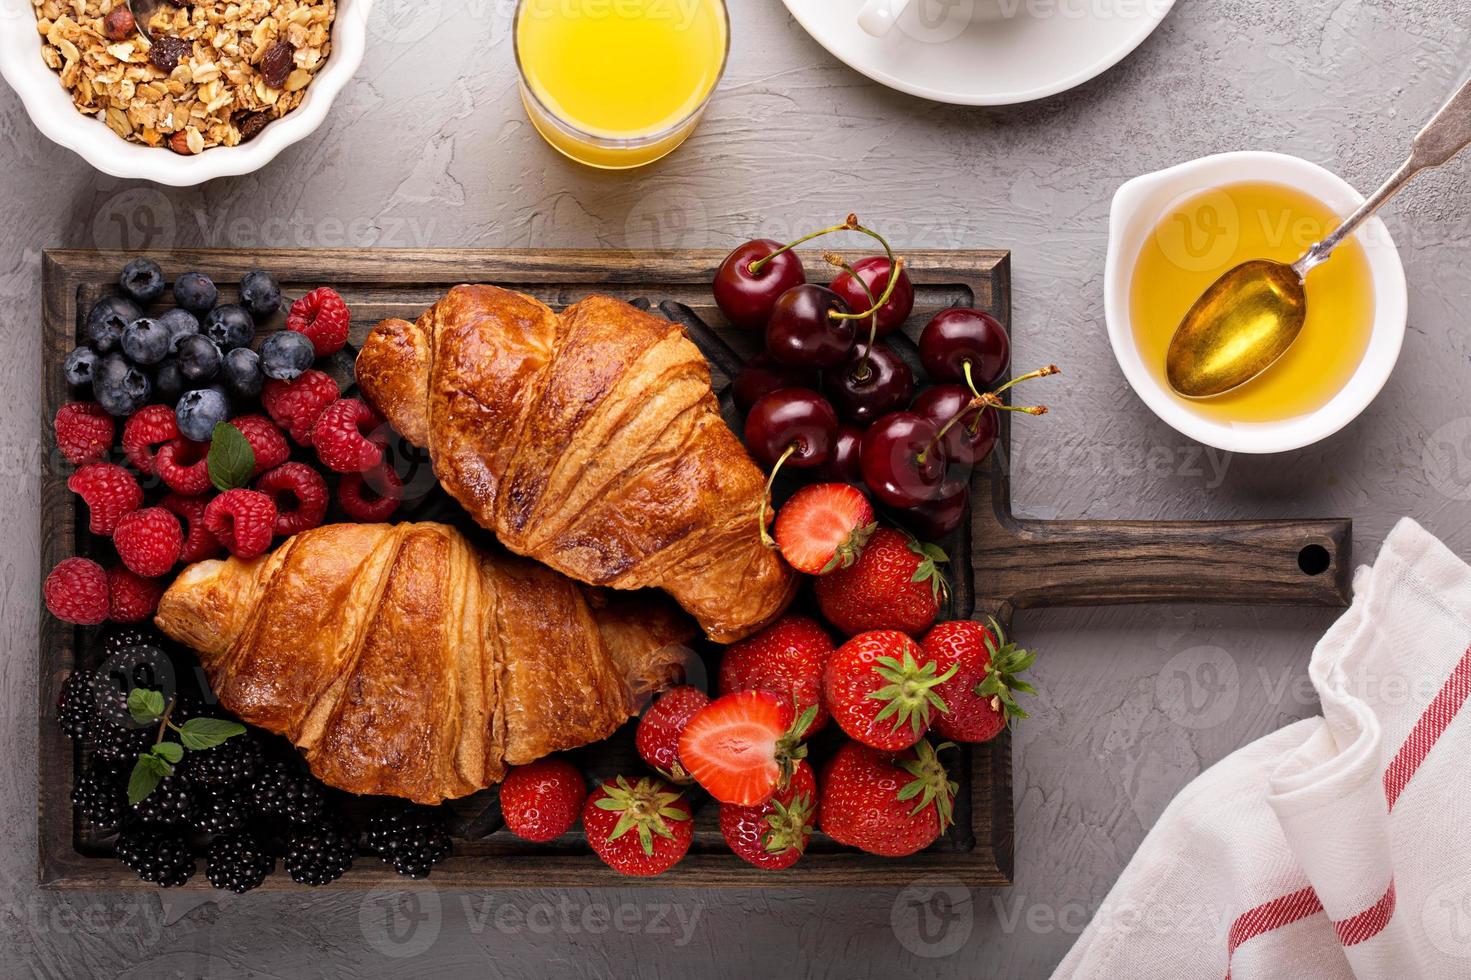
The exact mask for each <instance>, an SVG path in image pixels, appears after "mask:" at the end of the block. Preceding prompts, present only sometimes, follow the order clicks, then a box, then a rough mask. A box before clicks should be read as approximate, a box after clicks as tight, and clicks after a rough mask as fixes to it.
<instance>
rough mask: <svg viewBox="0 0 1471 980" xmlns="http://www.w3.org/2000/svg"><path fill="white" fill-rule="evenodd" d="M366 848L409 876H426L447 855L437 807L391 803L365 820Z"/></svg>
mask: <svg viewBox="0 0 1471 980" xmlns="http://www.w3.org/2000/svg"><path fill="white" fill-rule="evenodd" d="M366 844H367V848H368V850H370V851H372V852H373V853H375V854H377V855H378V856H379V857H381V858H382V859H383V860H384V861H385V862H386V863H388V864H391V865H393V870H394V871H397V872H398V873H399V874H401V875H404V876H406V877H409V878H427V877H429V871H430V869H431V868H433V867H434V866H435V865H436V864H438V863H439V862H440V861H443V860H444V859H445V858H447V857H449V854H450V848H451V844H450V839H449V831H448V830H447V829H446V828H445V824H444V817H443V816H442V814H441V813H440V811H438V810H435V809H432V808H430V807H424V806H411V805H407V804H391V805H389V806H386V807H384V808H383V809H382V810H379V811H378V812H377V813H375V814H374V815H373V816H372V818H370V819H369V820H368V831H367V840H366Z"/></svg>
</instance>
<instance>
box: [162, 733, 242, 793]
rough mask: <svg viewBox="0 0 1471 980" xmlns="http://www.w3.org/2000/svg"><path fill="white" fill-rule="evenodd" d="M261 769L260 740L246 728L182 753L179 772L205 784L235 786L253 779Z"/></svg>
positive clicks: (193, 780)
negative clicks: (194, 750) (223, 739)
mask: <svg viewBox="0 0 1471 980" xmlns="http://www.w3.org/2000/svg"><path fill="white" fill-rule="evenodd" d="M260 769H261V746H260V740H259V739H257V738H256V737H255V736H254V735H253V734H251V733H250V732H246V733H245V734H244V735H236V736H234V737H233V738H227V739H225V741H223V742H221V743H220V744H219V745H216V746H215V747H214V748H212V749H200V750H199V751H197V752H190V753H189V754H188V755H187V756H185V757H184V762H183V764H182V766H181V768H180V772H182V773H183V774H184V775H186V776H188V777H189V779H190V780H191V781H192V782H195V783H202V784H204V785H206V786H236V785H239V784H242V783H246V782H249V781H250V780H252V779H254V778H255V777H256V775H257V774H258V773H259V772H260Z"/></svg>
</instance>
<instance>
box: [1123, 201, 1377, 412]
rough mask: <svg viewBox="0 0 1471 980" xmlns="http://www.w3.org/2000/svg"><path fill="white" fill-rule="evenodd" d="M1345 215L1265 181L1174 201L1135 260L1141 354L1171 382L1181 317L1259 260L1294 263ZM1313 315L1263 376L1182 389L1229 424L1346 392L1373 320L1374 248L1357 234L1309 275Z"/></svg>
mask: <svg viewBox="0 0 1471 980" xmlns="http://www.w3.org/2000/svg"><path fill="white" fill-rule="evenodd" d="M1339 222H1340V217H1339V216H1338V215H1336V214H1334V213H1333V211H1332V210H1331V209H1330V208H1329V207H1328V206H1327V205H1326V204H1324V203H1323V202H1321V201H1319V200H1317V199H1315V198H1313V197H1310V196H1309V195H1307V194H1304V193H1303V192H1301V191H1298V190H1295V189H1293V188H1290V187H1286V186H1284V185H1281V184H1273V183H1266V182H1254V183H1240V184H1229V185H1227V186H1224V187H1218V188H1214V189H1212V190H1208V191H1202V192H1200V193H1198V194H1194V195H1192V196H1190V197H1187V198H1184V199H1183V200H1181V201H1178V202H1176V203H1175V204H1174V205H1172V206H1171V207H1170V208H1169V209H1168V210H1167V211H1166V213H1165V217H1164V219H1163V220H1162V221H1161V222H1160V224H1159V226H1158V227H1157V228H1156V229H1155V231H1154V234H1152V235H1150V236H1149V238H1148V240H1147V241H1146V242H1145V244H1144V248H1143V249H1142V250H1141V251H1140V253H1139V259H1138V262H1137V263H1136V264H1135V266H1134V279H1133V283H1132V286H1131V287H1130V297H1129V299H1130V313H1131V316H1132V319H1133V321H1134V335H1135V337H1136V338H1137V340H1138V343H1139V353H1140V354H1141V355H1142V356H1143V358H1144V363H1145V364H1146V365H1147V366H1148V368H1149V370H1150V371H1151V372H1153V373H1154V374H1155V376H1156V377H1158V378H1159V379H1160V380H1161V382H1162V383H1163V386H1164V388H1165V389H1166V390H1169V381H1168V379H1167V377H1166V375H1165V352H1166V351H1167V350H1168V349H1169V346H1170V338H1171V337H1173V336H1174V334H1175V328H1177V327H1178V326H1179V325H1180V320H1181V318H1183V317H1184V316H1185V314H1186V313H1187V312H1188V311H1189V310H1190V307H1191V306H1192V305H1193V304H1194V303H1195V301H1196V300H1197V299H1199V298H1200V296H1201V294H1202V293H1204V292H1205V291H1206V290H1207V289H1209V288H1210V286H1211V284H1212V283H1214V282H1215V281H1216V280H1217V279H1218V278H1219V277H1220V276H1221V275H1222V274H1223V273H1225V272H1226V271H1227V270H1229V269H1232V268H1235V267H1236V266H1237V265H1240V264H1241V263H1242V262H1248V261H1250V260H1252V259H1276V260H1277V261H1279V262H1285V263H1289V264H1290V263H1292V262H1296V261H1297V259H1298V258H1299V257H1300V256H1301V255H1302V253H1303V252H1305V251H1307V249H1308V247H1309V246H1310V245H1312V244H1313V243H1315V242H1318V241H1320V240H1322V239H1323V238H1325V237H1326V236H1327V235H1328V234H1329V233H1330V232H1332V231H1333V229H1335V228H1337V227H1338V225H1339ZM1306 290H1307V297H1308V316H1307V323H1306V324H1304V326H1303V328H1302V333H1300V334H1299V335H1298V337H1297V340H1296V341H1295V342H1294V343H1293V345H1292V346H1291V347H1289V348H1288V349H1287V353H1286V354H1283V355H1282V357H1281V358H1280V359H1279V360H1278V361H1277V362H1276V363H1275V364H1273V365H1272V366H1271V367H1270V368H1268V369H1267V370H1266V371H1264V372H1263V373H1262V374H1261V375H1259V376H1258V377H1256V378H1253V379H1252V380H1251V381H1249V382H1247V383H1246V384H1244V385H1242V386H1241V387H1240V388H1236V389H1233V390H1232V391H1228V392H1226V393H1225V394H1223V395H1217V396H1215V397H1213V398H1202V399H1187V398H1184V397H1181V396H1179V395H1175V396H1174V397H1176V398H1177V399H1178V400H1179V401H1180V402H1181V404H1183V405H1186V406H1187V407H1189V409H1190V410H1191V411H1192V412H1195V413H1196V414H1198V415H1202V416H1205V417H1207V418H1212V419H1216V420H1219V421H1225V422H1278V421H1284V420H1287V419H1291V418H1295V417H1297V416H1301V415H1306V414H1308V413H1310V412H1313V411H1315V410H1317V409H1319V408H1322V407H1323V406H1324V405H1326V404H1327V403H1328V402H1329V401H1330V400H1332V398H1333V397H1334V396H1335V395H1337V394H1338V393H1339V392H1340V391H1341V390H1343V388H1344V386H1345V385H1347V384H1348V381H1349V379H1350V378H1351V377H1353V374H1354V372H1355V371H1357V370H1358V368H1359V364H1360V362H1361V361H1363V359H1364V352H1365V351H1367V350H1368V349H1369V336H1370V333H1371V332H1372V330H1373V326H1374V302H1375V301H1374V285H1373V277H1372V275H1371V273H1370V270H1369V256H1368V253H1367V252H1366V251H1365V250H1364V246H1363V244H1362V243H1361V242H1359V240H1358V239H1357V238H1349V239H1348V240H1347V241H1345V242H1344V243H1343V244H1342V245H1340V246H1339V247H1338V249H1337V250H1336V251H1335V252H1334V253H1333V256H1332V258H1330V259H1329V260H1328V261H1327V262H1326V263H1325V264H1324V265H1322V266H1320V267H1318V268H1317V269H1314V270H1313V272H1312V274H1311V275H1309V276H1308V277H1307V284H1306Z"/></svg>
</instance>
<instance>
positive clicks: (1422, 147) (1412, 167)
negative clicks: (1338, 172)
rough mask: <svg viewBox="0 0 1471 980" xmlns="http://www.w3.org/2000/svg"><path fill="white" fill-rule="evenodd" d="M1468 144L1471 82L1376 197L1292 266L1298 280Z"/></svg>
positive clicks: (1439, 115) (1428, 125)
mask: <svg viewBox="0 0 1471 980" xmlns="http://www.w3.org/2000/svg"><path fill="white" fill-rule="evenodd" d="M1468 145H1471V81H1467V82H1466V83H1465V84H1464V85H1462V86H1461V88H1460V89H1459V90H1458V91H1457V92H1456V94H1455V95H1452V96H1451V97H1450V101H1448V102H1447V103H1446V104H1445V105H1443V106H1442V107H1441V109H1440V111H1439V112H1437V113H1436V114H1435V117H1434V118H1433V119H1431V120H1430V122H1428V123H1426V125H1425V128H1424V129H1422V130H1420V135H1418V136H1416V137H1415V149H1414V152H1413V153H1411V154H1410V158H1409V159H1408V160H1406V161H1405V162H1404V165H1403V166H1401V167H1400V168H1399V169H1398V170H1396V171H1395V173H1394V176H1393V177H1390V178H1389V180H1387V181H1386V182H1385V184H1384V186H1383V187H1381V188H1379V190H1377V191H1375V192H1374V196H1373V197H1371V198H1369V199H1368V200H1367V201H1365V202H1364V205H1363V207H1361V208H1359V209H1358V210H1357V211H1355V212H1354V213H1353V214H1351V215H1350V216H1349V217H1348V219H1347V220H1345V221H1344V222H1343V224H1341V225H1339V226H1338V228H1337V229H1336V230H1335V231H1334V232H1333V234H1331V235H1329V236H1328V237H1327V238H1325V239H1323V240H1322V241H1321V242H1318V243H1317V244H1316V245H1314V246H1313V247H1312V248H1310V249H1308V250H1307V253H1306V254H1305V255H1303V257H1302V258H1300V259H1298V260H1297V262H1296V263H1294V264H1293V266H1292V268H1293V269H1294V270H1295V271H1296V272H1297V274H1298V277H1299V278H1302V279H1306V278H1307V274H1308V273H1309V272H1311V271H1312V270H1313V269H1315V268H1317V267H1318V266H1319V265H1322V264H1323V263H1324V262H1326V261H1328V256H1329V255H1331V254H1333V250H1334V249H1335V248H1337V247H1338V246H1339V245H1340V244H1342V243H1343V240H1344V239H1345V238H1347V237H1348V236H1349V235H1352V234H1353V233H1354V232H1355V231H1357V230H1358V228H1359V225H1361V224H1363V223H1364V222H1365V221H1367V220H1368V219H1369V218H1370V217H1371V216H1372V215H1373V214H1374V213H1375V212H1377V211H1378V210H1379V209H1380V208H1382V207H1384V205H1385V204H1386V203H1387V202H1388V201H1389V199H1390V198H1392V197H1394V196H1395V195H1396V194H1398V193H1399V192H1400V188H1402V187H1404V186H1405V185H1406V184H1408V183H1409V182H1410V181H1411V179H1413V178H1414V177H1415V176H1416V175H1417V174H1419V173H1420V172H1421V171H1423V170H1429V169H1431V168H1433V167H1439V166H1440V165H1441V164H1443V163H1446V162H1448V161H1449V160H1451V159H1452V158H1453V157H1455V156H1456V154H1458V153H1460V152H1461V151H1462V150H1464V149H1465V148H1466V147H1467V146H1468Z"/></svg>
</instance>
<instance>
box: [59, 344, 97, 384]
mask: <svg viewBox="0 0 1471 980" xmlns="http://www.w3.org/2000/svg"><path fill="white" fill-rule="evenodd" d="M96 368H97V352H96V351H94V350H93V349H92V348H90V347H78V348H77V349H76V350H74V351H72V352H71V353H70V354H68V355H66V360H65V361H63V362H62V365H61V370H62V371H63V372H64V373H65V374H66V383H67V384H69V385H72V386H73V387H76V388H85V387H87V386H88V385H90V384H91V383H92V372H93V371H95V370H96Z"/></svg>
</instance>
